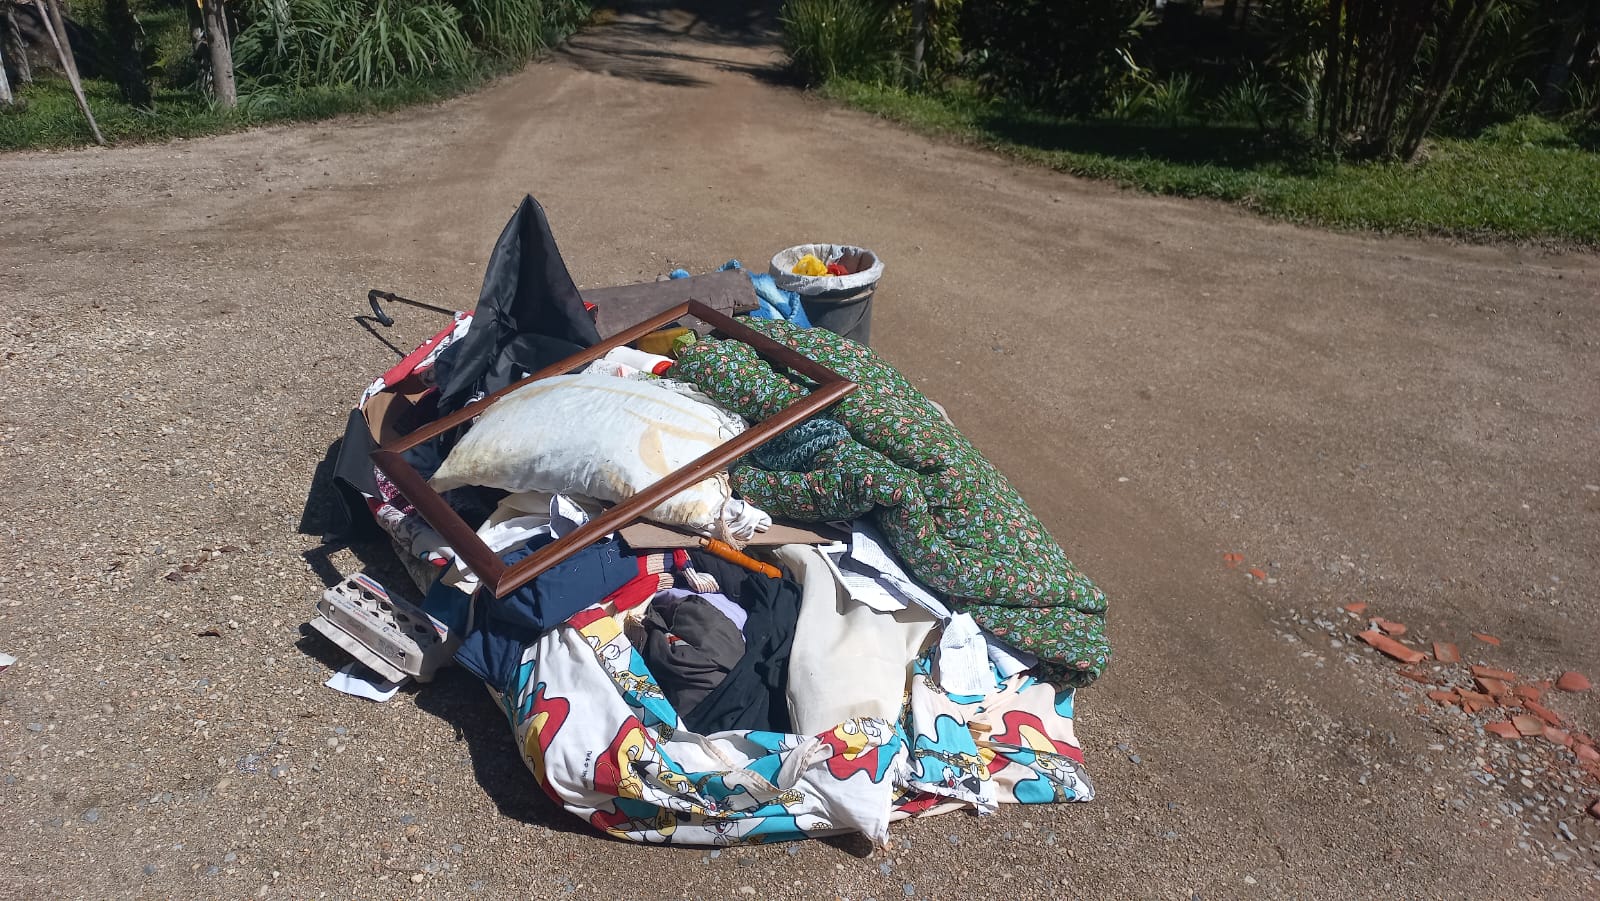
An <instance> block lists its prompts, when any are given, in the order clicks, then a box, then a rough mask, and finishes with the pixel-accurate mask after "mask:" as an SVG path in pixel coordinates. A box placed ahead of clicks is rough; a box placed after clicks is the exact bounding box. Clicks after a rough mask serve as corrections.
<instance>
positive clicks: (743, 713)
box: [678, 573, 800, 735]
mask: <svg viewBox="0 0 1600 901" xmlns="http://www.w3.org/2000/svg"><path fill="white" fill-rule="evenodd" d="M719 581H720V580H719ZM723 587H724V588H727V586H726V585H724V586H723ZM725 593H726V594H728V595H729V596H730V597H736V598H738V600H739V603H740V604H742V605H743V606H744V608H745V609H746V610H748V611H749V612H750V618H749V619H748V620H746V621H745V624H744V646H745V650H744V656H743V657H741V658H739V663H738V665H737V666H735V667H734V668H733V669H732V670H731V671H730V672H729V673H728V675H727V678H725V679H723V680H722V684H720V685H718V686H717V687H716V688H714V689H712V691H711V693H710V694H708V695H706V697H705V700H703V701H701V702H700V704H699V705H698V706H697V707H695V709H694V711H693V712H692V713H688V714H685V713H684V712H683V711H681V710H680V711H678V716H679V717H681V718H682V719H683V723H684V725H685V726H688V727H689V729H690V730H692V731H694V732H698V733H700V734H701V735H710V734H711V733H713V732H724V731H727V730H730V729H735V730H744V729H753V730H756V731H763V732H788V731H789V729H790V725H789V702H788V699H787V698H786V697H785V692H786V691H787V690H788V687H789V652H790V650H791V649H792V648H793V646H794V630H795V622H796V620H798V619H799V618H800V586H799V585H797V584H795V582H794V581H793V580H790V579H773V578H769V577H767V576H763V575H761V574H760V573H746V577H745V579H744V582H743V584H741V585H740V586H739V587H738V590H737V591H736V592H733V591H728V592H725Z"/></svg>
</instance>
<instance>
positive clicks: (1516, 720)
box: [1511, 713, 1544, 735]
mask: <svg viewBox="0 0 1600 901" xmlns="http://www.w3.org/2000/svg"><path fill="white" fill-rule="evenodd" d="M1511 725H1513V726H1516V727H1517V731H1518V732H1520V733H1522V734H1523V735H1543V734H1544V722H1543V721H1542V720H1540V719H1539V718H1538V717H1536V716H1528V715H1527V714H1526V713H1519V714H1517V715H1516V716H1514V717H1512V718H1511Z"/></svg>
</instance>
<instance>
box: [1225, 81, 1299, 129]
mask: <svg viewBox="0 0 1600 901" xmlns="http://www.w3.org/2000/svg"><path fill="white" fill-rule="evenodd" d="M1283 105H1284V104H1283V103H1282V102H1281V99H1280V97H1279V96H1278V95H1277V94H1275V93H1274V92H1273V89H1272V88H1271V87H1269V86H1268V85H1267V83H1266V82H1265V81H1263V80H1262V79H1261V76H1259V75H1257V74H1256V73H1254V72H1251V73H1250V74H1248V75H1246V76H1245V77H1244V80H1242V81H1240V82H1238V83H1236V84H1233V85H1229V86H1228V87H1226V88H1223V89H1222V92H1221V93H1220V94H1218V95H1217V96H1216V97H1215V98H1213V99H1212V101H1211V115H1212V116H1213V117H1215V118H1216V120H1217V121H1219V122H1223V123H1238V124H1246V125H1254V126H1255V127H1256V128H1259V129H1261V130H1262V131H1266V130H1267V129H1268V128H1269V127H1270V126H1271V125H1272V123H1273V122H1274V121H1276V119H1277V117H1278V114H1279V112H1280V110H1281V108H1282V107H1283Z"/></svg>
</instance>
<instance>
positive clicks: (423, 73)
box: [0, 0, 589, 150]
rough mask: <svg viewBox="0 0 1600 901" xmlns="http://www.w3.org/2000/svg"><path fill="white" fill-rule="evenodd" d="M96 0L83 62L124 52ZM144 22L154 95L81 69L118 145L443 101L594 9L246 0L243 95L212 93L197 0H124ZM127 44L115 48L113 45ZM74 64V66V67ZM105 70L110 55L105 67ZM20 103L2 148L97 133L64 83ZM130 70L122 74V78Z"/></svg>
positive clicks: (39, 85)
mask: <svg viewBox="0 0 1600 901" xmlns="http://www.w3.org/2000/svg"><path fill="white" fill-rule="evenodd" d="M102 2H103V0H78V2H75V3H74V4H73V11H74V19H75V20H76V21H77V22H78V23H79V24H80V25H82V26H83V27H84V28H85V29H86V30H87V34H88V35H89V37H90V41H89V42H88V43H87V44H86V45H85V46H82V47H78V48H75V49H77V51H78V55H79V58H80V61H85V60H102V61H103V60H108V59H112V58H114V57H115V58H126V56H127V55H128V54H129V52H130V51H129V48H127V47H125V46H119V44H118V40H117V39H118V38H119V37H120V35H119V34H117V33H115V30H114V29H111V28H109V27H108V26H107V24H106V21H107V20H106V14H105V9H106V8H107V7H108V6H109V4H107V6H102ZM125 6H127V7H130V8H131V10H132V12H133V13H134V14H135V15H136V17H137V19H138V22H139V24H140V26H141V28H142V32H141V36H140V40H139V42H138V45H137V46H136V47H134V48H132V51H131V52H132V53H133V54H134V55H135V58H138V59H140V60H141V61H142V63H143V72H142V75H143V78H144V80H145V82H146V85H147V87H148V90H149V94H150V96H151V98H152V102H151V103H150V104H149V105H148V106H145V105H139V104H136V103H135V102H131V101H130V95H131V94H132V92H130V91H129V90H128V86H127V85H126V84H125V83H124V84H122V85H121V86H120V87H119V84H118V82H117V81H116V80H115V78H114V76H113V74H112V73H110V72H95V73H93V74H91V73H90V72H87V71H86V72H85V75H86V77H85V79H84V92H85V94H86V95H87V96H88V99H89V105H90V107H91V108H92V109H93V110H94V113H95V118H96V120H97V121H98V122H99V124H100V129H101V131H102V132H104V133H105V136H106V138H107V139H108V140H109V141H111V142H113V143H116V142H127V141H143V140H159V139H163V138H171V137H190V136H196V135H203V134H212V133H216V132H221V131H231V130H236V129H240V128H248V127H251V126H254V125H260V124H264V123H269V122H281V121H288V120H304V119H320V118H327V117H330V116H335V115H340V114H345V113H366V112H377V111H383V110H389V109H395V108H398V107H402V106H406V105H409V104H415V103H423V102H430V101H435V100H440V99H443V98H446V97H449V96H452V95H454V94H457V93H460V92H462V91H465V90H470V89H471V88H473V87H475V86H477V85H479V84H482V83H483V82H484V81H486V80H487V79H489V78H492V77H494V76H496V75H499V74H501V73H504V72H507V71H510V70H512V69H514V68H515V67H517V66H519V65H520V64H521V63H522V62H523V61H525V60H527V59H529V58H530V57H532V56H534V55H535V54H537V53H539V52H541V51H543V50H544V49H546V48H548V47H550V46H552V45H554V44H555V43H557V42H559V41H560V40H562V39H563V38H565V37H566V36H567V35H568V34H570V33H571V32H572V31H573V30H574V29H576V28H577V27H578V26H579V25H580V24H581V23H582V22H583V21H584V20H586V19H587V17H588V15H589V7H588V4H587V3H584V2H581V0H247V2H243V3H239V2H235V3H230V4H229V6H228V9H229V13H230V21H231V24H232V25H233V33H234V34H235V35H236V38H235V40H234V42H233V52H234V63H235V74H236V77H237V79H238V91H239V105H238V108H237V109H234V110H228V109H224V108H222V107H220V106H219V105H217V104H216V103H214V102H213V101H212V99H211V97H210V96H209V89H210V80H209V78H208V77H207V76H208V73H207V72H206V67H207V65H208V63H209V60H208V59H207V58H206V56H205V55H204V54H196V53H195V51H194V46H193V43H192V41H191V38H190V30H191V28H193V27H194V26H195V25H197V24H198V17H197V15H194V14H192V13H191V11H190V10H189V9H186V6H187V7H193V6H194V3H193V0H133V2H132V3H126V4H125ZM119 52H121V53H122V54H123V55H122V56H116V55H117V54H118V53H119ZM82 67H83V66H82V64H81V63H80V68H82ZM101 68H102V69H104V68H106V67H105V66H102V67H101ZM35 74H36V79H37V80H36V81H35V82H34V83H33V84H29V85H25V86H20V87H21V89H20V90H19V91H18V93H19V96H20V98H21V100H22V101H23V102H22V103H21V104H19V105H18V106H17V107H13V108H7V107H3V106H0V150H18V149H24V148H32V147H65V146H75V145H82V144H87V143H90V142H91V140H92V139H91V137H90V133H89V127H88V123H87V122H85V121H84V119H83V116H82V114H81V113H80V112H79V111H78V109H77V107H76V105H75V103H74V101H73V98H72V93H71V90H70V89H69V88H68V86H67V83H66V81H65V80H64V79H63V78H61V77H59V76H58V75H57V74H56V73H54V72H48V73H46V72H39V73H35ZM125 81H126V78H124V82H125Z"/></svg>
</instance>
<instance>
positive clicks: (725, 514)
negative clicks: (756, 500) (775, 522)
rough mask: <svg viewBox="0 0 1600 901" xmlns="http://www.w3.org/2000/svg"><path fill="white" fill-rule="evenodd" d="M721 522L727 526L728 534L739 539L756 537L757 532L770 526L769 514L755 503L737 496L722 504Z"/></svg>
mask: <svg viewBox="0 0 1600 901" xmlns="http://www.w3.org/2000/svg"><path fill="white" fill-rule="evenodd" d="M722 522H723V524H724V525H726V526H727V527H728V534H730V535H732V536H733V537H735V538H737V539H739V540H740V541H749V540H750V539H752V538H754V537H756V534H757V533H759V532H765V531H766V530H768V529H770V528H772V517H771V516H768V515H767V514H766V513H765V512H764V511H762V510H761V509H760V508H759V507H757V506H756V505H755V504H752V503H749V502H747V501H742V500H740V499H738V498H734V499H733V500H730V501H728V502H727V503H726V504H724V505H723V507H722Z"/></svg>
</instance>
